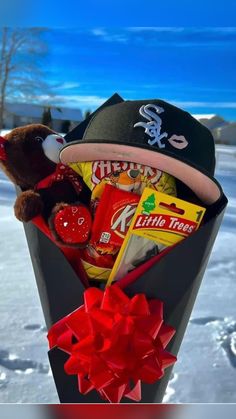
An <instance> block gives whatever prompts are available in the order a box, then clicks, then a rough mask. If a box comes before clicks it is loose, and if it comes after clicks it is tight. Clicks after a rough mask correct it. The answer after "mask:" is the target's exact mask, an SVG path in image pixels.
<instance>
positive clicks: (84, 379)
mask: <svg viewBox="0 0 236 419" xmlns="http://www.w3.org/2000/svg"><path fill="white" fill-rule="evenodd" d="M174 334H175V330H174V329H173V328H172V327H170V326H167V325H165V324H164V323H163V303H162V302H161V301H159V300H157V299H155V300H154V299H153V300H150V301H147V299H146V297H145V295H144V294H137V295H135V296H134V297H133V298H131V299H130V298H129V297H128V296H127V295H126V294H125V293H124V292H123V291H122V290H121V289H120V288H119V287H118V286H117V285H113V286H111V287H108V288H107V289H106V290H105V291H104V292H103V291H101V290H99V289H97V288H89V289H87V290H86V291H85V292H84V305H82V306H81V307H79V308H78V309H77V310H75V311H74V312H73V313H71V314H69V315H68V316H66V317H65V318H63V319H62V320H60V321H59V322H57V323H56V324H55V325H53V326H52V328H51V329H50V331H49V334H48V340H49V346H50V348H53V347H55V346H56V347H58V348H59V349H61V350H63V351H64V352H66V353H68V354H69V355H70V357H69V359H68V360H67V361H66V363H65V365H64V368H65V372H66V373H67V374H69V375H74V374H76V375H77V376H78V383H79V391H80V392H81V393H82V394H87V393H88V392H89V391H91V390H93V389H96V390H97V391H98V393H99V394H100V396H101V397H102V398H103V399H105V400H108V401H109V402H111V403H119V402H120V400H121V398H122V397H124V396H125V397H127V398H129V399H132V400H135V401H139V400H141V381H143V382H144V383H149V384H152V383H154V382H155V381H157V380H159V379H160V378H162V377H163V375H164V369H165V368H167V367H168V366H170V365H172V364H173V363H174V362H175V361H176V357H175V356H174V355H172V354H170V353H169V352H167V351H166V350H165V348H166V346H167V344H168V343H169V341H170V340H171V338H172V337H173V335H174ZM131 382H132V383H134V385H133V388H131Z"/></svg>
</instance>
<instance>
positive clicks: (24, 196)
mask: <svg viewBox="0 0 236 419" xmlns="http://www.w3.org/2000/svg"><path fill="white" fill-rule="evenodd" d="M14 211H15V216H16V218H17V219H18V220H20V221H25V222H27V221H30V220H32V218H34V217H36V215H39V214H41V213H42V211H43V201H42V199H41V196H40V194H39V193H37V192H34V191H32V190H28V191H25V192H22V193H21V194H20V195H19V196H18V197H17V199H16V202H15V205H14Z"/></svg>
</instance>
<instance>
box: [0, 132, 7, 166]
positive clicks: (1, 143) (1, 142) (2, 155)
mask: <svg viewBox="0 0 236 419" xmlns="http://www.w3.org/2000/svg"><path fill="white" fill-rule="evenodd" d="M6 142H7V140H6V139H5V138H4V137H1V136H0V160H3V161H5V160H6V159H7V155H6V151H5V144H6Z"/></svg>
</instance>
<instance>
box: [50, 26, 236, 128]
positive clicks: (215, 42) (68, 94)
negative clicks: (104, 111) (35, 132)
mask: <svg viewBox="0 0 236 419" xmlns="http://www.w3.org/2000/svg"><path fill="white" fill-rule="evenodd" d="M44 36H45V40H46V41H47V43H48V45H49V53H48V56H47V58H46V59H45V61H44V63H43V66H44V70H45V72H46V74H47V78H48V80H49V82H50V84H51V85H52V86H54V95H55V96H54V99H53V100H52V101H53V103H55V104H57V105H64V106H70V107H80V108H82V109H83V110H85V109H88V108H89V109H95V108H96V107H97V106H99V105H100V104H101V103H102V102H103V101H104V100H106V99H107V98H108V97H109V96H111V95H112V94H113V93H114V92H118V93H119V94H120V95H122V96H123V97H124V98H125V99H142V98H161V99H164V100H167V101H170V102H172V103H174V104H177V106H180V107H182V108H184V109H186V110H188V111H190V112H191V113H195V114H202V113H207V114H209V113H217V114H220V115H222V116H223V117H225V118H226V119H229V120H236V27H214V28H213V27H200V28H198V27H192V28H188V27H126V28H124V27H122V28H111V27H109V28H107V27H101V26H96V27H93V28H92V27H91V28H84V29H81V28H80V29H75V28H74V29H73V28H67V29H66V28H65V29H56V28H52V29H49V30H48V31H47V32H46V33H45V35H44ZM42 99H45V97H42Z"/></svg>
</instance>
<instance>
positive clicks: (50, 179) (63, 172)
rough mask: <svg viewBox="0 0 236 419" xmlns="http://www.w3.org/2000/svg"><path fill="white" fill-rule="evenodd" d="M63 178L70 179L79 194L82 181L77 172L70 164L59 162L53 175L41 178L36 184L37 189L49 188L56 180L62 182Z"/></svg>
mask: <svg viewBox="0 0 236 419" xmlns="http://www.w3.org/2000/svg"><path fill="white" fill-rule="evenodd" d="M62 180H69V181H70V182H71V183H72V185H73V186H74V188H75V190H76V192H77V193H78V194H79V193H80V192H81V190H82V182H80V180H79V177H78V175H77V173H75V172H74V170H72V169H71V168H70V167H69V166H64V164H61V163H59V164H58V165H57V167H56V170H55V172H54V173H52V174H51V175H49V176H47V177H46V178H44V179H42V180H40V182H38V183H37V185H36V190H38V189H45V188H49V187H50V186H51V185H52V184H53V183H54V182H61V181H62Z"/></svg>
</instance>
